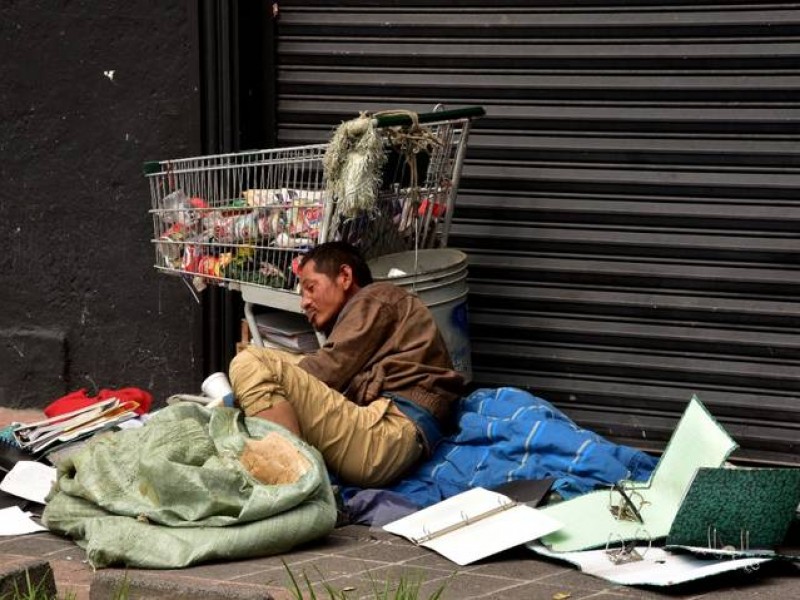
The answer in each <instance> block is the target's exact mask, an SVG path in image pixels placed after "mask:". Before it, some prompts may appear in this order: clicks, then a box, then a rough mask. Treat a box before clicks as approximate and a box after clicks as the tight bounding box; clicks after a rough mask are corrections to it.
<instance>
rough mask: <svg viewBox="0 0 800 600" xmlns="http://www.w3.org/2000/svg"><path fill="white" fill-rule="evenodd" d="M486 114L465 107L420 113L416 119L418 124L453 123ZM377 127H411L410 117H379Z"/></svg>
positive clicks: (475, 108) (478, 108)
mask: <svg viewBox="0 0 800 600" xmlns="http://www.w3.org/2000/svg"><path fill="white" fill-rule="evenodd" d="M485 114H486V111H485V110H484V109H483V107H482V106H467V107H465V108H454V109H452V110H440V111H438V112H429V113H420V114H419V115H418V116H417V118H418V120H419V122H420V123H433V122H439V121H455V120H459V119H476V118H478V117H482V116H484V115H485ZM375 121H376V125H377V126H378V127H396V126H398V125H401V126H402V125H411V123H412V121H411V117H409V116H408V115H405V114H402V113H398V114H396V115H381V116H378V117H376V118H375Z"/></svg>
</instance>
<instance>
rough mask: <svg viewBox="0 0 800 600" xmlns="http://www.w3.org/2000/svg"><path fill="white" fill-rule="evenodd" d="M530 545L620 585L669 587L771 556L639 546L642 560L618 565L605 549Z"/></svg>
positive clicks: (743, 567)
mask: <svg viewBox="0 0 800 600" xmlns="http://www.w3.org/2000/svg"><path fill="white" fill-rule="evenodd" d="M528 547H529V548H530V549H531V550H533V551H534V552H536V553H537V554H541V555H543V556H549V557H551V558H557V559H560V560H565V561H567V562H570V563H572V564H574V565H576V566H577V567H579V568H580V569H581V571H583V572H584V573H586V574H588V575H594V576H595V577H600V578H602V579H606V580H608V581H612V582H614V583H619V584H621V585H657V586H667V585H675V584H678V583H684V582H686V581H693V580H695V579H701V578H703V577H709V576H710V575H716V574H718V573H724V572H726V571H735V570H737V569H745V568H747V567H754V566H756V565H758V564H761V563H763V562H766V561H768V560H770V559H769V558H741V559H730V558H722V559H701V558H698V557H695V556H691V555H689V554H673V553H671V552H667V551H665V550H664V549H663V548H649V549H648V547H647V546H637V547H636V551H637V552H638V553H639V554H640V555H641V556H642V560H640V561H634V562H628V563H625V564H619V565H615V564H614V563H612V562H611V561H610V560H609V558H608V554H606V551H605V549H603V550H586V551H583V552H552V551H550V550H548V549H547V547H545V546H543V545H542V544H539V543H537V542H534V543H533V544H529V545H528Z"/></svg>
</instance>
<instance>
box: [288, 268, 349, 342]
mask: <svg viewBox="0 0 800 600" xmlns="http://www.w3.org/2000/svg"><path fill="white" fill-rule="evenodd" d="M352 286H353V278H352V272H351V269H350V267H349V266H347V265H343V266H342V267H341V268H340V269H339V273H338V274H337V275H336V277H334V278H333V279H331V278H330V277H328V276H327V275H325V274H324V273H320V272H319V271H317V265H316V262H315V261H313V260H309V261H308V262H307V263H306V264H304V265H303V268H302V269H301V271H300V294H301V296H300V308H302V309H303V312H304V313H305V314H306V318H307V319H308V320H309V321H310V322H311V324H312V325H313V326H314V328H315V329H317V330H319V331H322V332H324V333H329V332H330V330H331V329H332V328H333V324H334V323H335V321H336V317H338V316H339V313H340V312H341V310H342V308H344V305H345V304H346V303H347V300H348V299H349V298H350V292H351V290H352Z"/></svg>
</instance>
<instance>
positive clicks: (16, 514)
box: [0, 506, 47, 535]
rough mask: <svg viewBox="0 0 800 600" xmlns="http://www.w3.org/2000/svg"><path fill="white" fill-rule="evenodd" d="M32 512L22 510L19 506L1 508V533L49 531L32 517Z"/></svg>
mask: <svg viewBox="0 0 800 600" xmlns="http://www.w3.org/2000/svg"><path fill="white" fill-rule="evenodd" d="M30 516H31V513H28V512H22V509H20V507H19V506H10V507H8V508H3V509H0V535H24V534H26V533H35V532H37V531H47V528H45V527H42V526H41V525H39V524H38V523H36V522H35V521H33V520H31V518H30Z"/></svg>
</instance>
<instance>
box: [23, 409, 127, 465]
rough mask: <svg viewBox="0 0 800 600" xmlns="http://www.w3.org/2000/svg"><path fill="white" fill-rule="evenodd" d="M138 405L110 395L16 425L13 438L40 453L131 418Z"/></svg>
mask: <svg viewBox="0 0 800 600" xmlns="http://www.w3.org/2000/svg"><path fill="white" fill-rule="evenodd" d="M138 407H139V405H138V404H137V403H136V402H131V401H122V400H120V399H118V398H109V399H107V400H103V401H102V402H98V403H96V404H92V405H91V406H87V407H85V408H81V409H78V410H75V411H72V412H70V413H67V414H64V415H58V416H56V417H52V418H50V419H44V420H42V421H36V422H35V423H28V424H25V425H20V426H18V427H17V428H15V429H14V438H15V439H16V440H17V443H18V444H19V446H20V447H21V448H22V449H23V450H27V451H28V452H30V453H31V454H33V455H38V454H41V453H44V452H46V451H51V450H53V449H55V448H56V447H58V446H61V445H63V444H65V443H69V442H73V441H75V440H79V439H81V438H84V437H87V436H89V435H92V434H94V433H97V432H98V431H100V430H102V429H108V428H110V427H113V426H115V425H118V424H119V423H122V422H123V421H126V420H128V419H131V418H133V417H135V416H136V412H135V411H136V409H137V408H138Z"/></svg>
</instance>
